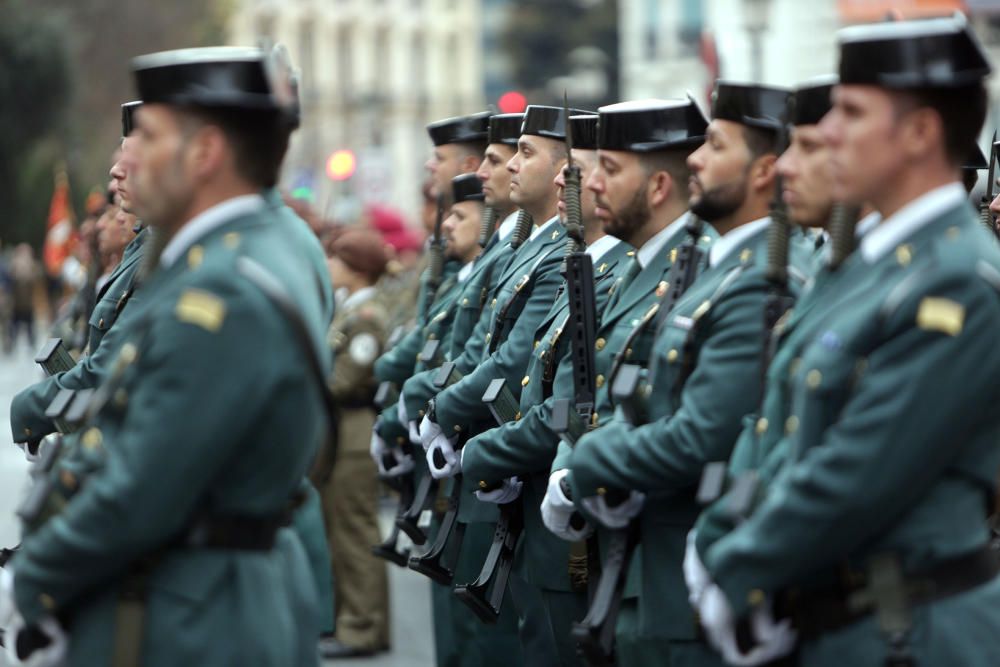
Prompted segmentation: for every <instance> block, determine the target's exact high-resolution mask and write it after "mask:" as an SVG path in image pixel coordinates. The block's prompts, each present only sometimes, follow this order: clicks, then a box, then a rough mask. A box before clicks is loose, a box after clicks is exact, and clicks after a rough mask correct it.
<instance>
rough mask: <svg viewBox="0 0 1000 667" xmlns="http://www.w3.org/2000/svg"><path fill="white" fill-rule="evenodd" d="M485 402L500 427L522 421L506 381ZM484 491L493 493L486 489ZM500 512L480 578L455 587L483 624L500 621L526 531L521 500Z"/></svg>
mask: <svg viewBox="0 0 1000 667" xmlns="http://www.w3.org/2000/svg"><path fill="white" fill-rule="evenodd" d="M483 402H484V403H486V404H487V405H488V406H489V408H490V412H491V413H492V414H493V418H494V419H495V420H496V422H497V424H498V425H503V424H506V423H507V422H512V421H516V420H518V419H520V418H521V412H520V411H519V409H518V401H517V399H516V398H514V395H513V394H512V393H511V391H510V388H509V387H507V381H506V380H504V379H503V378H497V379H495V380H493V381H492V382H490V384H489V386H487V388H486V392H485V393H484V394H483ZM483 490H484V491H489V490H491V489H490V488H489V487H483ZM499 509H500V519H499V520H498V521H497V525H496V528H495V529H494V531H493V542H492V543H491V544H490V549H489V552H488V553H487V555H486V561H485V562H484V563H483V567H482V569H481V570H480V571H479V576H478V577H476V580H475V581H473V582H472V583H470V584H463V585H461V586H456V587H455V591H454V592H455V595H456V596H457V597H458V599H459V600H461V601H462V602H464V603H465V604H467V605H468V606H469V608H470V609H472V611H473V613H475V614H476V616H477V617H478V618H479V620H481V621H483V622H484V623H496V622H497V619H498V618H499V617H500V609H501V607H502V605H503V596H504V592H505V591H506V590H507V580H508V579H509V578H510V571H511V568H512V567H513V565H514V549H515V548H516V547H517V541H518V539H519V538H520V537H521V532H522V531H523V530H524V507H523V506H522V505H521V501H520V499H519V498H518V499H515V500H513V501H512V502H509V503H505V504H503V505H500V508H499Z"/></svg>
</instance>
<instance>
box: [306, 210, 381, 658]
mask: <svg viewBox="0 0 1000 667" xmlns="http://www.w3.org/2000/svg"><path fill="white" fill-rule="evenodd" d="M387 259H388V258H387V257H386V253H385V250H384V248H383V245H382V239H381V237H380V236H379V235H378V233H377V232H374V231H371V230H367V229H348V230H347V231H345V232H344V233H342V234H341V235H339V236H338V237H337V239H336V240H335V241H334V242H333V244H332V246H331V248H330V258H329V260H328V261H329V268H330V278H331V280H332V281H333V284H334V285H335V286H337V288H338V289H340V290H343V294H344V298H343V300H342V301H341V303H340V304H339V307H338V308H337V314H336V316H335V317H334V318H333V322H332V323H331V325H330V331H329V334H328V337H327V340H328V342H329V345H330V348H331V349H332V351H333V364H334V369H335V370H334V372H333V374H331V376H330V380H329V386H330V392H331V393H332V394H333V398H334V400H335V401H336V404H337V443H338V447H337V457H336V459H335V460H334V461H332V464H333V469H332V471H331V473H330V474H329V476H328V477H327V479H326V481H325V482H324V483H323V485H322V486H321V488H320V495H321V497H322V500H323V514H324V516H325V518H326V534H327V539H328V540H329V547H330V561H331V565H332V566H333V582H334V596H333V600H334V605H335V619H336V623H335V626H334V627H335V634H334V635H333V636H332V637H329V638H326V639H324V640H323V641H321V642H320V654H321V655H322V656H323V657H324V658H345V657H351V656H359V655H371V654H373V653H376V652H378V651H384V650H386V649H388V647H389V589H388V582H387V580H386V571H385V561H383V560H381V559H379V558H377V557H375V555H374V554H372V552H371V549H370V548H369V547H370V545H372V544H377V543H378V542H379V526H378V479H377V476H376V469H375V464H374V463H373V462H372V460H371V459H370V458H369V457H368V446H369V441H370V440H371V433H372V426H373V425H374V422H375V410H374V406H373V404H372V401H373V399H374V396H375V388H376V387H375V376H374V373H373V371H372V365H373V364H374V363H375V359H376V358H377V357H378V356H379V354H380V353H381V351H382V349H383V347H384V346H385V339H386V336H387V331H386V328H387V324H388V313H386V312H385V310H384V309H383V308H382V305H381V304H380V303H379V301H378V299H376V298H375V296H376V293H375V284H376V283H377V282H378V280H379V278H380V277H381V276H382V274H383V273H384V272H385V266H386V262H387Z"/></svg>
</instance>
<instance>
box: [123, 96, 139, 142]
mask: <svg viewBox="0 0 1000 667" xmlns="http://www.w3.org/2000/svg"><path fill="white" fill-rule="evenodd" d="M141 106H142V100H135V101H133V102H126V103H125V104H123V105H122V136H123V137H127V136H128V135H130V134H132V128H134V127H135V112H136V111H138V109H139V107H141Z"/></svg>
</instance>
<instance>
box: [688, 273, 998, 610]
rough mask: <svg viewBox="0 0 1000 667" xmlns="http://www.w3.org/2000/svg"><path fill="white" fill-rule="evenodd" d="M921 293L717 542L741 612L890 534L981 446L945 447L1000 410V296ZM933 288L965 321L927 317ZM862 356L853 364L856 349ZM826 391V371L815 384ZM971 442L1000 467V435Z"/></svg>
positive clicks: (711, 564) (721, 576)
mask: <svg viewBox="0 0 1000 667" xmlns="http://www.w3.org/2000/svg"><path fill="white" fill-rule="evenodd" d="M921 292H922V293H920V294H915V295H914V296H912V297H910V298H908V299H907V300H906V301H905V302H904V303H903V305H902V306H901V307H900V308H899V309H898V310H897V311H896V312H895V314H894V315H893V316H892V318H891V319H890V321H889V322H888V323H887V324H886V325H884V327H885V328H884V332H882V333H881V334H880V335H879V343H878V344H876V345H875V346H874V349H871V350H870V351H869V353H868V354H867V367H866V370H865V371H864V372H863V374H862V375H861V376H860V377H859V378H857V379H856V380H854V383H855V384H854V387H853V389H852V390H851V393H850V395H849V396H848V397H847V399H846V403H844V404H843V409H842V410H841V411H840V416H839V418H838V419H837V420H835V421H833V422H832V423H831V424H830V425H829V427H827V428H826V429H825V430H824V431H822V432H821V434H820V435H819V437H820V439H819V441H818V442H810V443H803V446H805V447H808V449H807V450H806V451H805V453H804V454H803V456H802V457H801V459H799V460H798V461H797V462H795V463H794V464H791V463H789V464H787V465H786V468H785V469H783V470H782V472H781V474H780V475H779V477H778V479H777V482H776V484H775V486H774V487H773V488H772V489H771V492H770V493H769V494H768V497H767V498H766V500H765V501H764V502H763V503H762V504H761V506H760V507H759V508H758V510H757V511H756V512H755V513H754V514H753V515H752V516H751V517H750V518H749V519H748V520H747V521H746V522H745V523H743V524H741V526H740V527H739V528H737V529H736V530H735V531H733V532H732V533H730V534H729V535H728V536H727V537H726V538H724V539H723V540H721V541H720V542H718V543H717V544H716V545H715V546H714V547H712V548H711V549H709V550H708V553H707V554H706V559H705V564H706V566H707V567H708V569H709V571H710V572H711V574H712V576H713V578H714V579H715V581H716V582H717V583H718V584H719V585H720V586H721V587H722V589H723V590H724V591H725V593H726V595H727V597H728V598H729V600H730V602H731V603H732V604H733V607H734V610H735V611H736V612H737V613H740V612H741V611H743V610H745V609H746V604H747V594H748V592H749V591H750V590H753V589H760V590H763V591H764V592H765V593H771V592H774V591H776V590H778V589H780V588H782V587H784V586H786V585H788V584H791V583H792V582H795V581H799V580H801V579H802V578H803V577H805V576H807V575H808V572H816V571H823V570H824V569H829V568H832V567H833V566H834V565H835V563H837V562H840V561H842V559H843V558H844V557H845V556H846V555H848V554H850V553H852V552H853V551H855V550H856V549H857V548H858V547H859V546H860V545H862V544H864V543H865V542H866V541H868V540H870V539H871V538H873V537H874V536H876V535H879V534H883V533H885V531H886V530H887V528H889V527H890V526H892V525H893V523H894V522H896V521H897V520H898V519H899V517H900V516H901V515H902V514H904V513H905V512H907V511H908V510H909V509H910V508H912V507H913V505H914V503H916V502H918V501H919V500H920V498H922V497H925V495H926V494H927V493H928V488H929V487H931V486H932V485H933V484H934V483H935V481H936V480H939V479H940V478H941V476H942V475H943V474H944V472H945V469H946V468H947V467H948V466H949V465H950V464H952V463H953V462H955V460H956V459H957V458H958V457H959V456H962V455H965V456H968V455H969V454H970V452H969V446H966V447H959V446H946V445H948V443H952V442H956V438H958V439H959V441H961V439H962V436H961V434H960V433H958V434H957V433H956V429H961V428H962V427H963V425H975V424H981V423H982V420H983V415H986V414H995V409H996V396H997V392H996V378H997V376H998V374H1000V348H998V346H997V345H996V340H995V334H996V331H997V329H998V326H1000V303H998V298H997V295H996V294H995V293H994V292H993V290H992V289H990V288H989V287H987V286H986V285H985V284H983V283H982V282H981V281H978V280H975V279H971V280H965V281H957V282H956V283H952V284H949V285H942V286H940V287H937V288H935V289H933V290H921ZM926 296H929V297H930V298H935V299H942V300H944V301H942V302H941V303H950V304H952V306H951V308H952V310H953V312H954V311H955V310H957V309H958V308H961V310H962V313H963V315H964V322H963V323H961V324H960V327H961V331H959V332H956V331H955V330H954V328H952V329H950V331H942V330H938V329H934V328H922V327H921V326H918V325H916V321H917V313H918V311H919V304H920V302H921V301H923V298H924V297H926ZM960 321H961V320H960ZM953 323H954V320H952V324H953ZM841 361H843V362H847V361H848V358H846V357H845V358H844V359H842V360H841ZM851 361H852V364H851V366H850V367H852V368H853V367H854V365H853V362H856V361H857V359H854V360H851ZM838 365H841V364H838ZM827 390H828V388H827V387H826V386H825V385H824V383H823V382H822V381H820V382H819V383H816V386H813V387H811V388H809V390H808V391H809V392H810V393H812V392H824V391H827ZM814 398H816V399H822V395H821V394H819V393H817V394H816V395H815V397H814ZM803 430H804V424H803V427H800V430H799V432H800V433H801V432H802V431H803ZM966 442H968V443H970V444H971V446H973V447H977V448H980V449H977V450H974V451H973V452H972V455H973V456H974V457H975V458H976V459H977V460H979V461H982V462H983V463H984V465H985V464H989V465H988V466H986V467H984V468H983V469H984V470H985V469H986V468H988V469H989V470H990V471H992V470H993V469H995V467H996V465H997V463H998V460H997V454H996V452H995V443H987V442H984V441H983V439H980V440H979V441H969V440H966ZM985 476H986V477H989V478H992V472H990V473H986V475H985ZM873 508H878V510H877V511H874V512H873V511H872V509H873ZM817 527H822V529H817ZM985 538H986V532H985V529H984V533H983V539H984V540H985ZM807 570H808V572H807Z"/></svg>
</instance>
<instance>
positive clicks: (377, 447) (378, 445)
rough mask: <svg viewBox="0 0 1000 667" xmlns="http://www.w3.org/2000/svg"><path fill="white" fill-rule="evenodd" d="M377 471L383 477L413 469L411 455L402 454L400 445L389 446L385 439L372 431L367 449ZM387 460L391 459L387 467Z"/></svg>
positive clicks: (401, 473) (397, 474)
mask: <svg viewBox="0 0 1000 667" xmlns="http://www.w3.org/2000/svg"><path fill="white" fill-rule="evenodd" d="M369 451H370V452H371V455H372V458H373V459H374V460H375V465H377V466H378V472H379V474H380V475H382V476H384V477H399V476H400V475H405V474H406V473H408V472H410V471H411V470H413V467H414V463H413V457H412V456H410V455H409V454H404V453H403V449H402V448H401V447H390V446H389V445H387V444H385V440H383V439H382V437H381V436H379V434H378V433H376V432H375V431H372V442H371V447H370V449H369ZM388 460H391V464H390V465H389V467H386V465H387V463H388Z"/></svg>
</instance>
